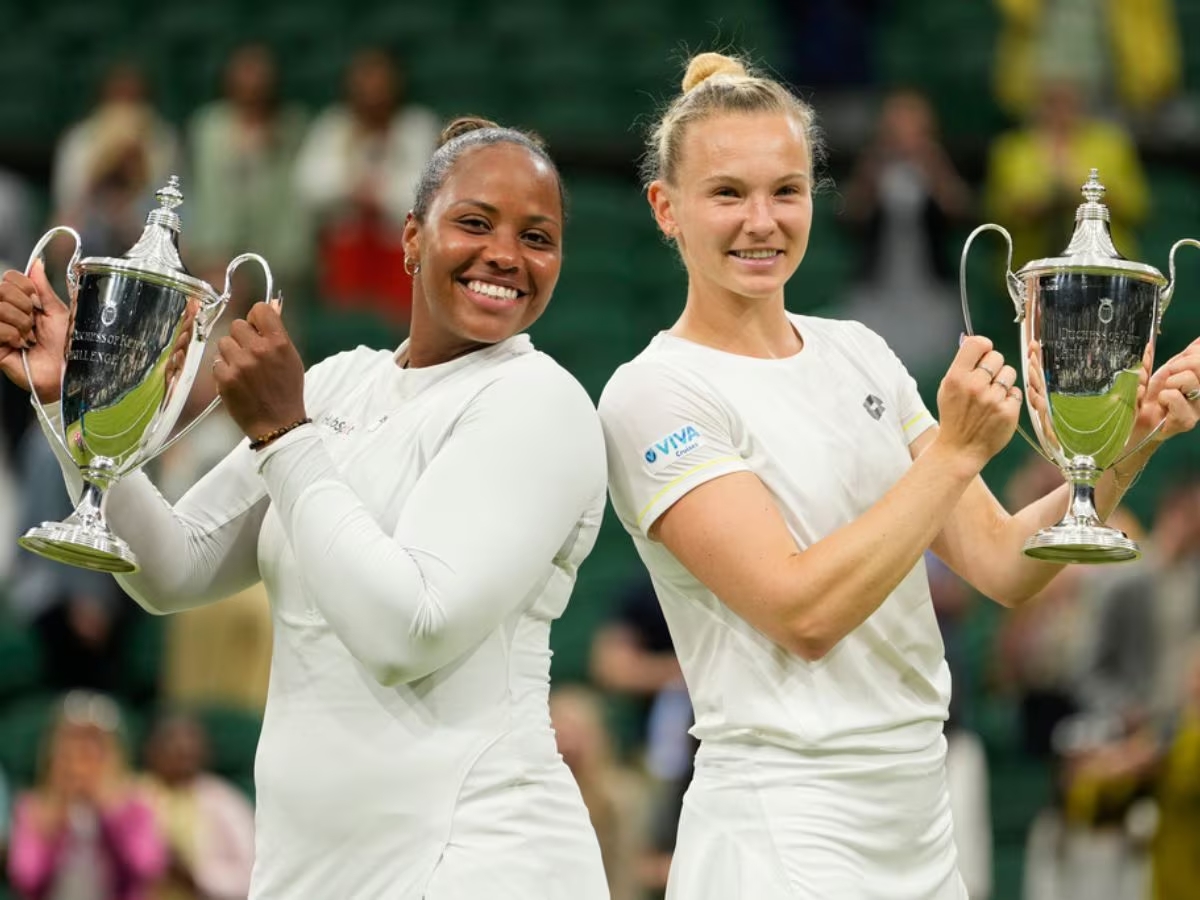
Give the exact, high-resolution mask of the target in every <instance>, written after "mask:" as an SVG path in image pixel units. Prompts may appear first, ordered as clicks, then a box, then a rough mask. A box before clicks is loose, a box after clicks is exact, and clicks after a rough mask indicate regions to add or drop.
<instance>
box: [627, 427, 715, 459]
mask: <svg viewBox="0 0 1200 900" xmlns="http://www.w3.org/2000/svg"><path fill="white" fill-rule="evenodd" d="M702 446H704V437H703V435H701V434H700V429H699V428H697V427H696V426H695V425H683V426H681V427H680V428H678V429H677V430H675V431H672V432H671V433H670V434H668V435H666V436H665V437H662V438H659V439H658V440H657V441H655V442H654V443H653V444H651V445H650V446H649V447H647V448H646V451H645V452H644V453H643V454H642V458H643V459H645V460H646V462H647V463H648V464H649V465H650V467H651V468H654V469H657V468H660V467H662V466H665V465H666V464H667V463H669V462H670V461H671V460H673V459H682V458H683V457H685V456H687V455H688V454H689V453H693V452H695V451H696V450H699V449H700V448H701V447H702Z"/></svg>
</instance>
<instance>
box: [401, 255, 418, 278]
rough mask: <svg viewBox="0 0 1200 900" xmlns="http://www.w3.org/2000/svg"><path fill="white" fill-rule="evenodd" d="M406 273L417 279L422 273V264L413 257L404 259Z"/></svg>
mask: <svg viewBox="0 0 1200 900" xmlns="http://www.w3.org/2000/svg"><path fill="white" fill-rule="evenodd" d="M404 271H405V272H407V273H408V275H409V277H410V278H416V277H417V273H418V272H420V271H421V264H420V263H419V262H417V261H416V260H415V259H413V258H412V257H411V256H406V257H404Z"/></svg>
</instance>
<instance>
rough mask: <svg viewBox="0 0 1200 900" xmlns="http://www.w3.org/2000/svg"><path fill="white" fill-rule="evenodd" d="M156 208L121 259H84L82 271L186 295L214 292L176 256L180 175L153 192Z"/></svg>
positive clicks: (177, 254) (181, 198)
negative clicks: (119, 276)
mask: <svg viewBox="0 0 1200 900" xmlns="http://www.w3.org/2000/svg"><path fill="white" fill-rule="evenodd" d="M154 196H155V198H156V199H157V200H158V204H159V205H158V208H157V209H152V210H151V211H150V213H149V214H148V215H147V216H146V226H145V228H143V229H142V235H141V237H139V238H138V240H137V243H135V244H134V245H133V246H132V247H130V248H129V250H128V251H127V252H126V253H125V255H124V256H122V257H121V258H120V259H114V258H111V257H91V258H89V259H85V260H83V262H82V263H81V266H82V267H83V269H84V270H85V271H92V272H100V273H109V272H111V273H118V274H124V275H129V276H130V277H132V278H137V279H141V280H147V281H152V282H154V283H156V284H161V285H165V286H167V287H174V288H178V289H179V290H182V291H185V292H187V293H189V294H194V293H205V294H213V293H215V292H214V291H213V289H212V287H211V286H210V285H209V284H208V283H207V282H205V281H201V280H200V279H199V278H196V277H195V276H194V275H192V273H191V272H189V271H188V270H187V267H186V266H185V265H184V264H183V260H182V259H180V257H179V231H180V222H179V214H178V213H177V212H175V210H176V209H177V208H178V207H179V206H180V205H182V203H183V192H182V191H180V190H179V176H178V175H172V176H171V177H170V178H169V179H168V180H167V183H166V184H165V185H164V186H163V187H161V188H159V189H158V190H157V191H155V193H154Z"/></svg>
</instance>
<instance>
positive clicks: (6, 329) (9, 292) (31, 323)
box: [0, 260, 70, 403]
mask: <svg viewBox="0 0 1200 900" xmlns="http://www.w3.org/2000/svg"><path fill="white" fill-rule="evenodd" d="M69 317H70V314H69V312H68V310H67V307H66V304H64V303H63V302H62V301H61V300H60V299H59V298H58V295H57V294H56V293H54V288H52V287H50V282H49V281H47V280H46V270H45V266H44V265H43V264H42V261H41V260H38V261H37V262H35V263H34V265H33V271H32V272H31V273H30V275H29V276H28V277H27V276H25V275H24V274H23V273H21V272H18V271H16V270H14V269H10V270H9V271H7V272H5V273H4V276H3V278H2V279H0V372H3V373H4V374H5V375H7V376H8V378H9V380H10V381H12V382H13V384H15V385H17V386H18V387H20V388H22V389H23V390H26V391H27V390H29V389H30V385H29V381H28V380H27V379H26V377H25V367H24V366H23V365H22V364H21V351H22V350H23V349H24V350H27V352H28V354H29V369H30V371H31V372H32V374H33V389H34V390H36V391H37V396H38V399H39V400H41V401H42V402H43V403H55V402H57V401H58V399H59V394H60V392H61V389H62V376H63V364H64V361H65V358H66V351H67V330H68V327H67V323H68V320H69Z"/></svg>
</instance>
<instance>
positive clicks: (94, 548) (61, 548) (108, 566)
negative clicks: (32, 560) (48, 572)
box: [17, 522, 138, 575]
mask: <svg viewBox="0 0 1200 900" xmlns="http://www.w3.org/2000/svg"><path fill="white" fill-rule="evenodd" d="M17 543H18V544H20V545H21V546H22V547H24V548H25V549H26V550H30V551H32V552H33V553H36V554H38V555H39V556H44V557H46V559H52V560H54V561H55V562H61V563H66V564H67V565H71V566H79V567H80V568H82V569H92V570H93V571H96V572H112V573H113V574H117V575H123V574H128V573H130V572H136V571H137V570H138V564H137V558H136V557H135V556H134V555H133V551H132V550H130V549H129V545H127V544H126V543H125V542H124V541H123V540H121V539H120V538H119V537H117V536H116V535H115V534H112V533H111V532H109V531H105V530H104V529H101V528H94V527H93V528H89V527H87V526H85V525H72V524H69V523H66V522H43V523H42V524H41V525H38V526H37V527H36V528H30V529H29V530H28V531H27V532H25V534H24V535H22V536H21V537H20V538H18V539H17Z"/></svg>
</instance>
